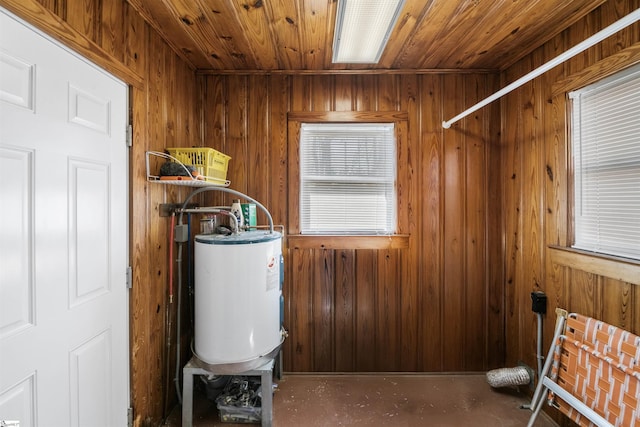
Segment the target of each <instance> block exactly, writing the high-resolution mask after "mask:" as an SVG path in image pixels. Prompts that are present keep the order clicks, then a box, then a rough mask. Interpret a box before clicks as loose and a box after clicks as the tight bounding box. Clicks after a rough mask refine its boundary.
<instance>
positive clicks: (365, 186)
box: [299, 123, 396, 234]
mask: <svg viewBox="0 0 640 427" xmlns="http://www.w3.org/2000/svg"><path fill="white" fill-rule="evenodd" d="M395 152H396V151H395V131H394V124H393V123H303V124H302V125H301V131H300V204H299V207H300V231H301V233H303V234H391V233H394V232H395V226H396V189H395V180H396V155H395Z"/></svg>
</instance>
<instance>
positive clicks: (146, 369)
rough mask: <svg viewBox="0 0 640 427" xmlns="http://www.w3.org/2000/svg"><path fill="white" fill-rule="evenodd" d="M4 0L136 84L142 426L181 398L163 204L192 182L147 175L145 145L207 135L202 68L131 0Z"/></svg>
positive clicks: (135, 392) (0, 0)
mask: <svg viewBox="0 0 640 427" xmlns="http://www.w3.org/2000/svg"><path fill="white" fill-rule="evenodd" d="M0 5H1V6H3V7H6V8H7V9H8V10H10V11H12V12H14V13H16V14H17V15H18V16H20V17H22V18H23V19H25V20H26V21H28V22H30V23H32V24H33V25H35V26H37V27H39V28H40V29H42V30H43V31H45V32H47V33H49V34H50V35H52V36H53V37H55V38H57V39H58V40H60V41H62V42H63V43H64V44H66V45H67V46H70V47H71V48H72V49H74V50H76V51H78V52H79V53H80V54H82V55H83V56H85V57H87V58H89V59H91V60H92V61H94V62H95V63H97V64H98V65H100V66H102V67H104V68H105V69H107V70H108V71H110V72H111V73H113V74H114V75H116V76H117V77H119V78H121V79H122V80H124V81H125V82H127V83H129V84H130V85H132V89H131V107H132V109H131V119H132V123H133V129H134V138H133V147H132V149H131V157H130V159H131V168H130V182H131V200H130V210H131V224H130V233H131V234H130V235H131V249H130V256H131V265H132V267H133V276H134V277H133V288H132V290H131V293H130V315H131V343H130V346H131V405H132V407H133V408H134V424H135V425H136V426H141V425H148V426H157V425H160V423H161V421H162V419H163V417H164V416H165V415H166V414H165V412H166V411H167V410H170V409H171V408H172V407H173V406H174V404H175V403H176V401H177V399H176V397H175V396H176V394H175V389H174V385H173V378H174V372H175V341H176V339H175V323H176V322H175V312H176V310H175V308H176V307H175V304H173V305H170V304H169V303H168V297H167V289H168V265H169V264H168V247H169V245H168V230H169V218H160V216H159V213H158V205H159V204H160V203H169V202H170V203H178V202H181V201H182V200H184V199H185V197H186V196H187V194H189V192H190V191H187V190H184V189H183V190H179V189H176V188H170V187H165V186H160V185H157V184H149V183H147V182H146V170H145V151H147V150H156V151H157V150H159V151H162V150H163V149H164V148H165V147H171V146H193V145H196V146H197V145H201V135H200V129H201V128H200V121H201V120H200V119H201V118H200V114H199V113H200V112H199V108H198V103H197V99H198V92H197V82H196V77H195V73H194V71H193V70H192V69H190V68H189V67H187V66H186V65H185V64H184V63H183V61H182V60H181V59H180V57H179V56H178V55H176V53H175V52H173V51H172V50H171V49H170V48H169V46H168V45H167V44H166V43H165V42H164V41H163V40H162V39H161V38H160V37H159V36H158V35H157V34H156V33H155V31H154V30H153V29H151V28H150V27H149V25H147V24H146V23H145V22H144V20H143V19H142V17H141V16H140V15H138V14H137V13H136V12H135V11H134V10H133V9H132V8H131V7H130V5H129V4H128V3H127V2H126V1H124V0H110V1H101V0H98V1H96V0H55V1H54V0H41V1H40V2H38V1H35V0H0ZM123 131H124V130H123ZM123 280H124V278H123ZM123 285H124V282H123ZM183 347H184V348H185V349H186V340H185V342H184V343H183ZM185 354H186V352H185ZM183 361H184V360H183ZM45 422H46V421H45Z"/></svg>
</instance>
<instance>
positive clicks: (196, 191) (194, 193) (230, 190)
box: [178, 186, 273, 233]
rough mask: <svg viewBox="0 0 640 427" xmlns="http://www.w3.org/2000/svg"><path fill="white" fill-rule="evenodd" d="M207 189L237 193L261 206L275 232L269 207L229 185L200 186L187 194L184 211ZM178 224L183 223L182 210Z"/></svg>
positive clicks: (271, 230) (183, 206)
mask: <svg viewBox="0 0 640 427" xmlns="http://www.w3.org/2000/svg"><path fill="white" fill-rule="evenodd" d="M205 191H222V192H223V193H229V194H233V195H236V196H238V197H242V198H244V199H246V200H248V201H250V202H252V203H255V204H256V206H257V207H259V208H260V209H262V211H263V212H264V213H265V214H266V215H267V220H268V221H269V233H273V218H272V217H271V213H270V212H269V211H268V210H267V208H265V207H264V206H263V205H262V203H260V202H258V201H257V200H255V199H253V198H251V197H249V196H247V195H246V194H244V193H241V192H239V191H236V190H232V189H231V188H227V187H214V186H210V187H200V188H198V189H197V190H195V191H194V192H192V193H191V194H189V195H188V196H187V198H186V199H185V200H184V203H183V204H182V211H184V210H185V209H186V208H187V206H188V204H189V201H190V200H191V199H192V198H193V197H194V196H195V195H197V194H200V193H204V192H205ZM178 224H182V212H180V216H179V217H178Z"/></svg>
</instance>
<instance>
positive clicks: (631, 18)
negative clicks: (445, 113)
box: [442, 9, 640, 129]
mask: <svg viewBox="0 0 640 427" xmlns="http://www.w3.org/2000/svg"><path fill="white" fill-rule="evenodd" d="M639 20H640V9H636V10H635V11H633V12H631V13H630V14H628V15H627V16H625V17H624V18H621V19H619V20H618V21H616V22H614V23H613V24H611V25H609V26H608V27H606V28H604V29H603V30H600V31H599V32H597V33H595V34H594V35H593V36H591V37H589V38H588V39H586V40H584V41H583V42H581V43H579V44H577V45H575V46H574V47H572V48H571V49H569V50H567V51H566V52H564V53H562V54H560V55H558V56H557V57H555V58H554V59H552V60H551V61H549V62H547V63H545V64H543V65H541V66H540V67H538V68H536V69H535V70H533V71H531V72H530V73H529V74H526V75H524V76H522V77H520V78H519V79H518V80H516V81H514V82H513V83H511V84H509V85H508V86H505V87H504V88H502V89H500V90H499V91H498V92H496V93H494V94H493V95H491V96H489V97H488V98H485V99H484V100H482V101H480V102H478V103H477V104H476V105H474V106H473V107H471V108H469V109H467V110H465V111H463V112H462V113H460V114H458V115H457V116H455V117H454V118H452V119H450V120H447V121H443V122H442V127H443V128H445V129H449V128H450V127H451V125H452V124H453V123H455V122H457V121H458V120H460V119H462V118H463V117H466V116H468V115H469V114H471V113H473V112H474V111H476V110H479V109H480V108H482V107H484V106H485V105H487V104H489V103H491V102H493V101H495V100H496V99H498V98H500V97H502V96H503V95H506V94H507V93H509V92H511V91H512V90H514V89H516V88H518V87H520V86H522V85H523V84H525V83H527V82H528V81H530V80H533V79H535V78H536V77H538V76H539V75H541V74H543V73H545V72H547V71H549V70H550V69H552V68H553V67H555V66H556V65H559V64H561V63H563V62H564V61H566V60H568V59H570V58H572V57H574V56H576V55H577V54H579V53H580V52H582V51H584V50H587V49H588V48H590V47H591V46H593V45H595V44H596V43H599V42H601V41H602V40H604V39H606V38H607V37H609V36H611V35H613V34H615V33H616V32H618V31H620V30H621V29H623V28H626V27H628V26H629V25H631V24H633V23H635V22H636V21H639Z"/></svg>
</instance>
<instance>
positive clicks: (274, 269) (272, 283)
mask: <svg viewBox="0 0 640 427" xmlns="http://www.w3.org/2000/svg"><path fill="white" fill-rule="evenodd" d="M279 281H280V263H279V262H278V260H277V259H276V257H275V256H273V255H269V256H267V291H270V290H272V289H277V288H278V284H279Z"/></svg>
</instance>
